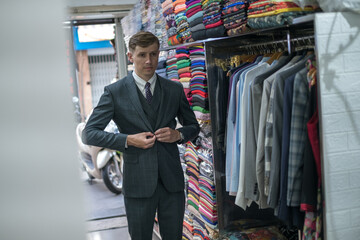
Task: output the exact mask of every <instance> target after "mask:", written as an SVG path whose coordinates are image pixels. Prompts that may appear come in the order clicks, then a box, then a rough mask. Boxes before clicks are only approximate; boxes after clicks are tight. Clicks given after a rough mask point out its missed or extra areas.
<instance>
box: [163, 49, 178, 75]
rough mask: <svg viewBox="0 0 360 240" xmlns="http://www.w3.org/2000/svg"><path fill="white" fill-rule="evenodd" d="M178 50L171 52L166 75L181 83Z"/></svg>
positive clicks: (167, 61)
mask: <svg viewBox="0 0 360 240" xmlns="http://www.w3.org/2000/svg"><path fill="white" fill-rule="evenodd" d="M175 55H176V50H175V49H173V50H170V51H169V52H168V56H167V58H166V75H167V78H168V79H170V80H173V81H179V74H178V69H177V65H176V62H177V59H176V57H175Z"/></svg>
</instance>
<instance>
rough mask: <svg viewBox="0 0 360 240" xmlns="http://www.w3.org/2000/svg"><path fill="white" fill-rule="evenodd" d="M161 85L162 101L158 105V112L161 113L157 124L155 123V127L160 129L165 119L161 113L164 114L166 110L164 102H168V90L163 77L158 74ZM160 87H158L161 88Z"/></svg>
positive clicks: (158, 81)
mask: <svg viewBox="0 0 360 240" xmlns="http://www.w3.org/2000/svg"><path fill="white" fill-rule="evenodd" d="M156 84H159V85H160V88H161V95H160V103H159V107H158V109H159V110H158V112H159V115H158V116H157V118H156V124H155V129H159V127H160V125H161V120H163V119H164V118H163V116H162V115H161V114H163V113H164V112H165V111H164V110H163V107H164V104H165V103H166V101H165V95H166V93H165V92H166V91H165V86H164V84H165V83H164V81H162V79H161V78H160V77H159V76H158V75H157V83H156ZM160 88H158V89H160Z"/></svg>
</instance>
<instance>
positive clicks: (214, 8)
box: [201, 0, 225, 38]
mask: <svg viewBox="0 0 360 240" xmlns="http://www.w3.org/2000/svg"><path fill="white" fill-rule="evenodd" d="M201 4H202V9H203V23H204V25H205V28H206V38H213V37H222V36H224V35H225V28H224V24H223V20H222V18H221V10H222V0H201Z"/></svg>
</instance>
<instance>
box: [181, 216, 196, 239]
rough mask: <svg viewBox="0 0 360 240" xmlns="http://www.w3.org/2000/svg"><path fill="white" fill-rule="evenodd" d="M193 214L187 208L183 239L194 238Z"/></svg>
mask: <svg viewBox="0 0 360 240" xmlns="http://www.w3.org/2000/svg"><path fill="white" fill-rule="evenodd" d="M193 229H194V228H193V215H192V214H191V213H190V212H189V210H187V209H185V213H184V221H183V235H182V240H193V231H194V230H193Z"/></svg>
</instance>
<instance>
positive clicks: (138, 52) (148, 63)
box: [127, 43, 160, 81]
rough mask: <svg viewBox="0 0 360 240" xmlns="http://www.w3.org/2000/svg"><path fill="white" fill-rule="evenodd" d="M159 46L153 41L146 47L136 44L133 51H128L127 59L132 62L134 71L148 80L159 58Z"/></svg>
mask: <svg viewBox="0 0 360 240" xmlns="http://www.w3.org/2000/svg"><path fill="white" fill-rule="evenodd" d="M159 53H160V51H159V46H158V45H157V43H153V44H152V45H150V46H148V47H145V48H143V47H140V46H136V47H135V50H134V51H133V52H128V54H127V55H128V59H129V61H130V62H132V63H134V67H135V73H136V74H137V75H138V76H139V77H141V78H142V79H144V80H145V81H148V80H149V79H150V78H151V77H152V76H153V75H154V73H155V70H156V68H157V65H158V60H159Z"/></svg>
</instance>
